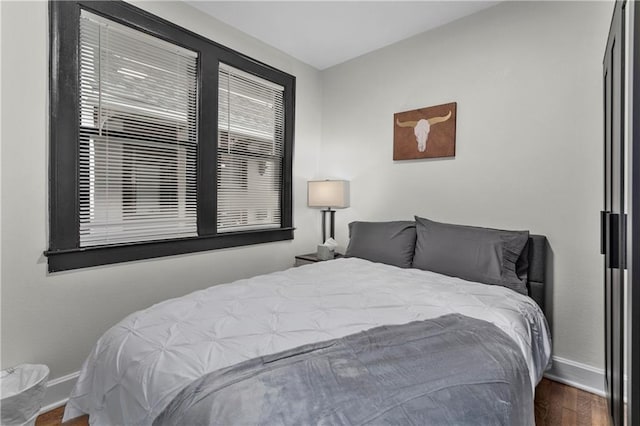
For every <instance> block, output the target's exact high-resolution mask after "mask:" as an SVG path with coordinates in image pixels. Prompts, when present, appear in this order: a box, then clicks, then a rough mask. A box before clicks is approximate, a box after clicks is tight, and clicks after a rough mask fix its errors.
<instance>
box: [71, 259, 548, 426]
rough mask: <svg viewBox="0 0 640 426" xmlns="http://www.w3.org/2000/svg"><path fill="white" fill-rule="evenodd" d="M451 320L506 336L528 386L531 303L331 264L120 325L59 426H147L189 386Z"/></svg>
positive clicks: (232, 287) (241, 285)
mask: <svg viewBox="0 0 640 426" xmlns="http://www.w3.org/2000/svg"><path fill="white" fill-rule="evenodd" d="M453 312H457V313H461V314H463V315H467V316H469V317H473V318H478V319H482V320H486V321H489V322H492V323H494V324H495V325H497V326H498V327H499V328H501V329H502V330H504V331H505V332H506V333H507V334H508V335H509V336H511V337H512V338H513V339H514V340H515V341H516V343H517V344H518V346H519V347H520V348H521V349H522V353H523V355H524V357H525V359H526V361H527V364H528V366H529V373H530V376H531V382H532V385H533V386H535V385H536V384H537V383H538V382H539V380H540V379H541V377H542V373H543V371H544V369H545V367H546V366H547V364H548V362H549V357H550V353H551V341H550V337H549V331H548V327H547V323H546V320H545V319H544V316H543V314H542V312H541V311H540V309H539V308H538V306H537V305H536V303H535V302H534V301H533V300H532V299H530V298H528V297H526V296H523V295H521V294H518V293H516V292H514V291H512V290H509V289H507V288H504V287H498V286H490V285H484V284H479V283H473V282H469V281H464V280H460V279H457V278H452V277H447V276H444V275H440V274H436V273H432V272H427V271H420V270H416V269H400V268H396V267H394V266H388V265H383V264H380V263H372V262H368V261H366V260H361V259H355V258H350V259H337V260H334V261H329V262H319V263H316V264H312V265H306V266H302V267H298V268H292V269H289V270H286V271H282V272H276V273H272V274H268V275H262V276H258V277H254V278H250V279H246V280H240V281H236V282H234V283H231V284H224V285H218V286H213V287H210V288H208V289H205V290H201V291H197V292H194V293H191V294H189V295H186V296H183V297H180V298H177V299H172V300H168V301H166V302H162V303H159V304H157V305H154V306H152V307H150V308H148V309H145V310H142V311H139V312H136V313H134V314H131V315H129V316H128V317H126V318H125V319H124V320H122V321H121V322H120V323H118V324H117V325H115V326H114V327H112V328H111V329H110V330H109V331H107V332H106V333H105V334H104V335H103V336H102V337H101V338H100V339H99V340H98V342H97V343H96V345H95V347H94V349H93V351H92V352H91V354H90V356H89V358H88V359H87V360H86V361H85V363H84V365H83V368H82V371H81V374H80V377H79V379H78V382H77V384H76V387H75V388H74V390H73V393H72V395H71V398H70V401H69V403H68V404H67V409H66V412H65V420H67V419H70V418H73V417H77V416H79V415H82V414H85V413H88V414H90V421H91V424H92V425H116V424H126V425H134V424H151V422H152V421H153V419H154V418H155V417H156V416H157V415H158V414H159V413H160V412H161V411H162V410H163V409H164V408H165V406H166V405H167V404H168V403H169V402H170V401H171V400H172V399H173V397H174V396H175V395H176V394H177V393H178V392H179V391H180V390H181V389H182V388H183V387H184V386H186V385H188V384H189V383H190V382H191V381H193V380H195V379H197V378H198V377H200V376H202V375H204V374H206V373H209V372H211V371H214V370H217V369H219V368H223V367H227V366H230V365H232V364H236V363H238V362H240V361H244V360H247V359H250V358H254V357H257V356H261V355H267V354H271V353H275V352H279V351H282V350H285V349H290V348H294V347H296V346H300V345H304V344H307V343H312V342H317V341H323V340H328V339H333V338H337V337H342V336H346V335H348V334H352V333H356V332H359V331H362V330H366V329H369V328H372V327H377V326H380V325H383V324H403V323H407V322H410V321H415V320H424V319H429V318H435V317H438V316H441V315H444V314H449V313H453Z"/></svg>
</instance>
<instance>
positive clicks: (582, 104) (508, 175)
mask: <svg viewBox="0 0 640 426" xmlns="http://www.w3.org/2000/svg"><path fill="white" fill-rule="evenodd" d="M612 9H613V6H612V3H610V2H533V3H527V2H507V3H502V4H499V5H497V6H495V7H493V8H490V9H487V10H485V11H483V12H480V13H478V14H475V15H472V16H470V17H467V18H463V19H461V20H459V21H456V22H454V23H451V24H449V25H446V26H444V27H441V28H438V29H435V30H433V31H430V32H427V33H424V34H422V35H418V36H416V37H413V38H411V39H409V40H405V41H403V42H400V43H398V44H395V45H392V46H390V47H387V48H383V49H381V50H378V51H376V52H373V53H371V54H367V55H365V56H362V57H360V58H357V59H354V60H352V61H350V62H347V63H345V64H342V65H338V66H336V67H333V68H331V69H329V70H326V71H324V72H323V74H322V77H323V93H324V98H323V99H324V104H323V109H322V111H323V125H322V132H323V142H322V159H321V163H320V172H321V174H323V175H326V176H336V177H342V178H347V179H350V180H351V197H352V201H351V205H352V207H351V208H350V209H347V210H344V211H340V212H338V214H337V220H339V224H338V226H337V229H338V230H340V232H339V235H337V237H338V238H339V240H340V242H342V244H343V245H344V244H345V241H346V235H345V234H346V226H345V225H346V223H348V222H349V221H351V220H389V219H410V218H412V216H413V215H414V214H418V215H422V216H425V217H428V218H432V219H434V220H440V221H447V222H453V223H462V224H471V225H479V226H488V227H498V228H506V229H529V230H531V232H533V233H539V234H544V235H546V236H547V237H548V238H549V242H550V245H551V249H552V252H553V253H552V255H553V256H552V258H553V264H554V265H553V266H554V276H553V286H554V288H553V299H552V301H551V302H552V306H551V307H552V309H553V311H552V315H551V317H552V319H553V329H552V333H553V338H554V348H553V350H554V354H555V355H556V356H559V357H563V358H566V359H569V360H573V361H577V362H580V363H584V364H588V365H591V366H595V367H597V368H601V367H602V365H603V342H602V341H603V301H602V296H603V290H602V277H603V268H602V258H601V256H600V255H599V210H600V209H601V205H602V193H603V192H602V191H603V183H602V179H603V178H602V173H603V171H602V161H603V160H602V132H603V129H602V83H601V80H602V71H601V70H602V57H603V54H604V47H605V43H606V40H607V32H608V26H609V21H610V19H611V11H612ZM454 101H455V102H457V103H458V107H457V108H458V109H457V114H458V115H457V117H458V118H457V140H456V156H455V158H451V159H434V160H417V161H397V162H394V161H393V160H392V155H393V150H392V149H393V147H392V144H393V114H394V113H395V112H400V111H405V110H410V109H414V108H419V107H425V106H431V105H438V104H442V103H448V102H454Z"/></svg>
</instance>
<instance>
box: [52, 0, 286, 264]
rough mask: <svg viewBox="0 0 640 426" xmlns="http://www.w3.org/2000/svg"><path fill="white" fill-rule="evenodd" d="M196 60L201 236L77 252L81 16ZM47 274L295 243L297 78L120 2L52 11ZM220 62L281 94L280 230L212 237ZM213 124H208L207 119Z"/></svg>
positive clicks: (73, 4) (72, 4) (55, 4)
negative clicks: (188, 52) (154, 40)
mask: <svg viewBox="0 0 640 426" xmlns="http://www.w3.org/2000/svg"><path fill="white" fill-rule="evenodd" d="M81 9H86V10H87V11H90V12H92V13H95V14H97V15H101V16H103V17H105V18H107V19H110V20H113V21H116V22H119V23H120V24H123V25H126V26H129V27H132V28H135V29H137V30H140V31H143V32H145V33H147V34H150V35H152V36H154V37H158V38H160V39H163V40H166V41H169V42H171V43H174V44H177V45H179V46H182V47H185V48H187V49H190V50H193V51H196V52H198V55H199V63H198V91H199V99H198V150H197V156H198V158H197V166H196V167H197V212H198V221H197V225H198V236H197V237H190V238H178V239H167V240H159V241H149V242H141V243H127V244H113V245H104V246H94V247H80V239H79V208H78V187H79V186H78V183H79V155H78V152H79V147H78V137H79V126H78V124H77V118H78V109H79V106H78V96H77V95H78V92H79V78H78V73H79V63H78V60H79V59H78V58H79V54H78V39H79V28H80V26H79V22H80V10H81ZM49 40H50V41H49V43H50V50H49V51H50V58H49V119H50V129H49V132H50V133H49V157H50V158H49V249H48V250H47V251H45V255H46V256H47V257H48V266H49V272H57V271H64V270H70V269H78V268H85V267H90V266H98V265H106V264H112V263H119V262H127V261H134V260H142V259H150V258H156V257H162V256H171V255H178V254H185V253H193V252H199V251H207V250H215V249H221V248H227V247H237V246H245V245H251V244H260V243H267V242H274V241H283V240H291V239H293V230H294V228H293V199H292V175H293V138H294V119H295V117H294V114H295V84H296V79H295V77H294V76H292V75H289V74H287V73H284V72H282V71H279V70H277V69H275V68H273V67H271V66H269V65H266V64H264V63H261V62H259V61H256V60H254V59H251V58H249V57H247V56H245V55H243V54H241V53H239V52H236V51H234V50H232V49H229V48H227V47H225V46H222V45H219V44H217V43H215V42H213V41H211V40H209V39H207V38H205V37H203V36H201V35H198V34H196V33H193V32H191V31H189V30H186V29H184V28H182V27H179V26H177V25H175V24H173V23H171V22H169V21H166V20H164V19H162V18H159V17H157V16H154V15H152V14H150V13H148V12H146V11H144V10H142V9H139V8H137V7H135V6H132V5H130V4H128V3H125V2H123V1H64V0H63V1H51V2H50V3H49ZM220 62H224V63H226V64H228V65H231V66H233V67H236V68H239V69H242V70H243V71H246V72H248V73H251V74H254V75H256V76H258V77H262V78H264V79H267V80H270V81H272V82H274V83H278V84H280V85H281V86H283V87H284V88H285V89H284V103H285V129H284V133H285V138H284V141H285V145H284V158H283V163H282V168H283V170H282V194H281V198H280V202H281V206H280V207H281V224H280V225H281V226H280V227H279V228H273V229H260V230H248V231H238V232H224V233H220V234H218V233H217V228H216V219H217V217H216V216H217V205H216V197H217V194H216V192H217V167H216V165H217V140H218V124H217V117H218V64H219V63H220ZM210 117H213V119H207V118H210Z"/></svg>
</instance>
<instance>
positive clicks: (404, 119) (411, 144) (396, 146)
mask: <svg viewBox="0 0 640 426" xmlns="http://www.w3.org/2000/svg"><path fill="white" fill-rule="evenodd" d="M456 105H457V104H456V103H455V102H452V103H449V104H443V105H436V106H431V107H425V108H418V109H414V110H411V111H404V112H398V113H395V114H394V115H393V159H394V160H415V159H419V158H439V157H455V155H456Z"/></svg>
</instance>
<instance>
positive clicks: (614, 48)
mask: <svg viewBox="0 0 640 426" xmlns="http://www.w3.org/2000/svg"><path fill="white" fill-rule="evenodd" d="M625 6H626V2H616V5H615V9H614V12H613V19H612V22H611V29H610V32H609V39H608V41H607V50H606V52H605V56H604V104H605V105H604V113H605V117H604V130H605V132H604V187H605V190H604V211H603V212H602V252H603V254H604V255H605V256H604V258H605V259H604V262H605V279H604V281H605V285H604V288H605V291H604V292H605V294H604V301H605V382H606V383H605V387H606V392H607V398H608V403H609V412H610V415H611V418H612V420H613V425H615V426H617V425H620V426H622V425H623V424H624V421H623V420H624V417H623V416H624V406H623V403H624V402H623V386H624V382H623V377H624V376H623V372H624V370H623V368H624V337H625V336H624V287H623V285H624V275H623V269H624V261H625V256H624V253H625V238H624V233H625V227H624V217H625V216H624V214H623V213H624V173H625V172H624V126H625V123H624V105H625V91H624V72H625V57H624V52H625V47H624V36H625V32H624V24H625V19H624V14H625Z"/></svg>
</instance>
